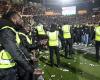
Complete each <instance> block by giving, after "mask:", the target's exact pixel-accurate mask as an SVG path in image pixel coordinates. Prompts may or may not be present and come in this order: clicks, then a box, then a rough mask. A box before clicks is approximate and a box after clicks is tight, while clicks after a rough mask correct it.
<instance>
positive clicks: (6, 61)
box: [0, 26, 20, 68]
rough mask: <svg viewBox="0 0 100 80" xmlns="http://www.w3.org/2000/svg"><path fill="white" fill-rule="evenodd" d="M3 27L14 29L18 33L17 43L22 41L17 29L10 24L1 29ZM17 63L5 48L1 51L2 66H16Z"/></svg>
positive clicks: (0, 60) (0, 65)
mask: <svg viewBox="0 0 100 80" xmlns="http://www.w3.org/2000/svg"><path fill="white" fill-rule="evenodd" d="M2 29H10V30H12V31H13V32H14V33H15V34H16V44H19V43H20V39H19V36H18V34H17V32H16V30H15V29H13V28H12V27H9V26H5V27H3V28H1V29H0V30H2ZM15 64H16V63H15V62H14V60H13V58H12V56H11V55H10V53H9V52H7V51H5V50H1V51H0V68H10V67H14V66H15Z"/></svg>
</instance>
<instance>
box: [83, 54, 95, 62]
mask: <svg viewBox="0 0 100 80" xmlns="http://www.w3.org/2000/svg"><path fill="white" fill-rule="evenodd" d="M83 57H84V58H86V59H88V60H91V61H93V62H96V57H95V55H94V54H90V53H88V54H84V55H83Z"/></svg>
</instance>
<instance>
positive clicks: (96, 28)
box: [95, 22, 100, 62]
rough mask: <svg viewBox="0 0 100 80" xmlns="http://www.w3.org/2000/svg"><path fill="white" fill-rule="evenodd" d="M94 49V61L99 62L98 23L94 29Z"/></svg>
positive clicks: (99, 35) (99, 28)
mask: <svg viewBox="0 0 100 80" xmlns="http://www.w3.org/2000/svg"><path fill="white" fill-rule="evenodd" d="M95 49H96V61H97V62H99V59H100V54H99V50H100V22H99V25H98V26H96V27H95Z"/></svg>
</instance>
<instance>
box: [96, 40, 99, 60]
mask: <svg viewBox="0 0 100 80" xmlns="http://www.w3.org/2000/svg"><path fill="white" fill-rule="evenodd" d="M95 49H96V60H97V61H99V56H100V55H99V50H100V41H95Z"/></svg>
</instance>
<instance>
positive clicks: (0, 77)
mask: <svg viewBox="0 0 100 80" xmlns="http://www.w3.org/2000/svg"><path fill="white" fill-rule="evenodd" d="M16 72H17V69H16V68H9V69H0V80H17V76H16Z"/></svg>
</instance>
